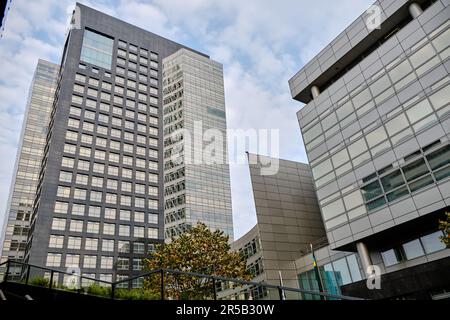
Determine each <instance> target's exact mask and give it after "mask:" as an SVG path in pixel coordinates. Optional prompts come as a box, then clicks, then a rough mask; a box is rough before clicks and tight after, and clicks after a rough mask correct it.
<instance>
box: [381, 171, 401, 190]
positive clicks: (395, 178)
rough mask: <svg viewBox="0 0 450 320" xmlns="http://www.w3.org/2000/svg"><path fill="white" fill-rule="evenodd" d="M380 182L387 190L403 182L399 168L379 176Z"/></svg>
mask: <svg viewBox="0 0 450 320" xmlns="http://www.w3.org/2000/svg"><path fill="white" fill-rule="evenodd" d="M381 183H382V185H383V188H384V191H385V192H388V191H390V190H392V189H395V188H396V187H399V186H401V185H403V184H405V180H404V179H403V176H402V173H401V172H400V170H396V171H394V172H392V173H391V174H388V175H387V176H384V177H382V178H381Z"/></svg>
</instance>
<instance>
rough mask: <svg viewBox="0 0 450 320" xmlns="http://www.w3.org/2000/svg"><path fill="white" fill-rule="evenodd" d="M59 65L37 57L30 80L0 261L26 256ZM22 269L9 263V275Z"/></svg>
mask: <svg viewBox="0 0 450 320" xmlns="http://www.w3.org/2000/svg"><path fill="white" fill-rule="evenodd" d="M58 72H59V65H56V64H53V63H51V62H48V61H45V60H39V61H38V64H37V66H36V71H35V73H34V76H33V80H32V82H31V87H30V92H29V96H28V102H27V106H26V109H25V115H24V119H23V125H22V132H21V137H20V142H19V149H18V151H17V159H16V165H15V168H14V175H13V180H12V183H11V189H10V194H9V200H8V205H7V209H6V216H5V223H4V225H3V228H4V230H3V231H4V232H2V235H1V236H2V238H3V241H2V243H3V250H2V255H1V260H0V263H1V262H5V261H6V260H8V259H10V260H18V261H20V260H22V259H23V257H24V256H25V248H26V243H27V236H28V230H29V228H30V216H31V213H32V209H33V202H34V196H35V194H36V188H37V185H38V180H39V179H38V178H39V172H40V168H41V161H42V156H43V154H44V148H45V138H46V136H47V129H48V124H49V122H50V113H51V110H52V105H53V98H54V96H55V89H56V82H57V79H58ZM20 270H21V268H18V266H11V269H10V274H11V276H12V277H15V276H17V275H18V274H20Z"/></svg>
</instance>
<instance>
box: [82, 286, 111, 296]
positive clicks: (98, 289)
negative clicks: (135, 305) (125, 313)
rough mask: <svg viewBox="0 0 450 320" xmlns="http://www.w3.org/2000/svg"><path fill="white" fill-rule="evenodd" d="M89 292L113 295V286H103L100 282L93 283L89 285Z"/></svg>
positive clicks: (97, 294) (95, 294)
mask: <svg viewBox="0 0 450 320" xmlns="http://www.w3.org/2000/svg"><path fill="white" fill-rule="evenodd" d="M87 293H88V294H92V295H94V296H102V297H110V296H111V288H110V287H102V286H99V285H98V284H92V285H90V286H89V287H87Z"/></svg>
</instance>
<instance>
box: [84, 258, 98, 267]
mask: <svg viewBox="0 0 450 320" xmlns="http://www.w3.org/2000/svg"><path fill="white" fill-rule="evenodd" d="M96 267H97V256H88V255H85V256H84V262H83V268H89V269H95V268H96Z"/></svg>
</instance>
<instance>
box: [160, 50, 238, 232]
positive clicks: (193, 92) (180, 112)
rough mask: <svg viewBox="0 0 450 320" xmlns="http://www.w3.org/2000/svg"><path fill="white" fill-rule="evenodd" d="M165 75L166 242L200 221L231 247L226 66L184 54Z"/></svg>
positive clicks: (170, 62)
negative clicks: (210, 148)
mask: <svg viewBox="0 0 450 320" xmlns="http://www.w3.org/2000/svg"><path fill="white" fill-rule="evenodd" d="M163 70H164V71H163V99H164V101H163V106H164V189H165V191H164V195H165V229H166V239H170V238H171V237H173V236H178V235H180V234H181V233H183V232H185V231H187V230H189V228H191V227H192V226H195V225H196V224H197V222H199V221H201V222H203V223H205V224H206V225H207V226H208V227H210V228H211V229H219V230H222V231H223V232H224V233H225V234H227V235H229V236H230V241H232V240H233V221H232V212H231V189H230V171H229V167H228V162H227V160H228V159H227V140H226V139H227V134H226V117H225V96H224V85H223V68H222V65H221V64H220V63H218V62H215V61H212V60H210V59H208V58H206V57H204V56H202V55H199V54H197V53H194V52H192V51H189V50H186V49H181V50H179V51H177V52H176V53H174V54H172V55H170V56H168V57H167V58H165V59H163ZM211 138H214V139H215V140H214V139H213V140H212V143H213V146H214V148H213V149H214V150H213V152H207V150H208V149H207V148H208V145H209V144H210V143H211ZM204 140H205V141H204Z"/></svg>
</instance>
